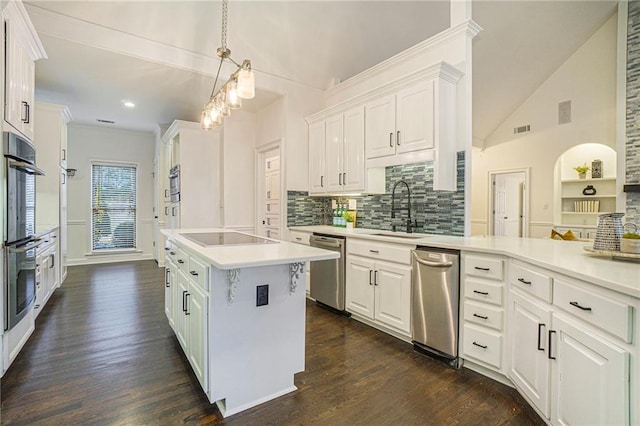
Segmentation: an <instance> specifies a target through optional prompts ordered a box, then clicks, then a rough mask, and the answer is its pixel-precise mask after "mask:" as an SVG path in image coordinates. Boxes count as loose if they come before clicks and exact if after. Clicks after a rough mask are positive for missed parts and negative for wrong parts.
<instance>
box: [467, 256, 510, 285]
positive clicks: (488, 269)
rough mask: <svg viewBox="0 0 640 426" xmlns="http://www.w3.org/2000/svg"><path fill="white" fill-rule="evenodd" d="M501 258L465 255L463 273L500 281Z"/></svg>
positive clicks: (501, 276)
mask: <svg viewBox="0 0 640 426" xmlns="http://www.w3.org/2000/svg"><path fill="white" fill-rule="evenodd" d="M503 263H504V262H503V260H502V259H497V258H495V257H489V256H477V255H465V256H464V273H465V274H467V275H472V276H474V277H482V278H488V279H490V280H497V281H502V279H503V277H504V265H503Z"/></svg>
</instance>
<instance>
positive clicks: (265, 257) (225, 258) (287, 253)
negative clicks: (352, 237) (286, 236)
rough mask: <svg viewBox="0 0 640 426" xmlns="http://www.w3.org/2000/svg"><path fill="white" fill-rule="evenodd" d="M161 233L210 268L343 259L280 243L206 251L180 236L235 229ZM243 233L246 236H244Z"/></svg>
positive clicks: (323, 251)
mask: <svg viewBox="0 0 640 426" xmlns="http://www.w3.org/2000/svg"><path fill="white" fill-rule="evenodd" d="M161 232H162V233H163V234H164V235H165V236H167V237H168V238H169V239H172V240H174V241H175V242H177V243H179V244H180V245H182V246H184V247H186V248H187V249H189V250H190V251H193V252H195V253H197V254H198V255H200V257H202V258H203V259H207V260H208V261H209V262H210V263H211V265H213V266H215V267H216V268H218V269H241V268H254V267H256V266H270V265H281V264H285V263H296V262H308V261H315V260H328V259H337V258H339V257H340V253H338V252H335V251H329V250H323V249H319V248H315V247H309V246H305V245H301V244H295V243H289V242H286V241H280V242H278V243H276V244H247V245H226V246H225V245H221V246H206V247H203V246H201V245H200V244H197V243H195V242H193V241H191V240H189V239H187V238H185V237H183V236H182V235H180V234H181V233H194V232H238V231H234V230H232V229H224V228H208V229H162V230H161ZM240 233H241V234H246V233H244V232H240ZM247 235H251V234H247ZM260 238H265V237H260ZM265 239H269V238H265ZM274 241H277V240H274Z"/></svg>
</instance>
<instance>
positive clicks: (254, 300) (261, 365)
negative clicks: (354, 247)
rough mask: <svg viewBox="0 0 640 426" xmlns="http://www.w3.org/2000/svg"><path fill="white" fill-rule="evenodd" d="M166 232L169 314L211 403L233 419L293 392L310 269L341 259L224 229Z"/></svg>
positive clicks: (301, 357)
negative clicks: (307, 265)
mask: <svg viewBox="0 0 640 426" xmlns="http://www.w3.org/2000/svg"><path fill="white" fill-rule="evenodd" d="M162 233H163V234H164V235H165V236H166V237H167V245H166V247H165V250H166V251H167V264H166V278H165V313H166V315H167V318H168V320H169V324H170V325H171V327H172V329H173V330H174V332H175V333H176V336H177V339H178V341H179V343H180V345H181V346H182V349H183V350H184V353H185V355H186V357H187V358H188V360H189V363H190V364H191V366H192V368H193V371H194V373H195V375H196V377H197V378H198V381H199V382H200V385H201V386H202V389H203V390H204V392H205V393H206V395H207V397H208V399H209V401H210V402H211V403H216V404H217V406H218V407H219V409H220V411H221V413H222V415H223V416H230V415H232V414H235V413H238V412H240V411H243V410H246V409H248V408H251V407H253V406H255V405H258V404H260V403H263V402H266V401H269V400H271V399H274V398H277V397H279V396H281V395H284V394H286V393H288V392H291V391H294V390H295V389H296V387H295V385H294V374H296V373H299V372H302V371H304V361H305V289H304V284H303V283H304V278H301V277H304V267H305V262H308V261H317V260H327V259H335V258H337V257H339V254H338V253H336V252H330V251H326V250H321V249H317V248H312V247H305V246H300V245H297V244H293V243H287V242H281V241H276V240H271V239H267V238H262V237H257V236H253V235H249V234H245V233H241V232H235V231H232V230H227V229H171V230H168V229H165V230H162ZM298 282H300V283H301V284H302V285H301V286H300V287H298Z"/></svg>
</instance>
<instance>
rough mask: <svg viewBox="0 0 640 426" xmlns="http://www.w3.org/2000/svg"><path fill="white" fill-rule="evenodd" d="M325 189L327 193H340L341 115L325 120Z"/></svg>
mask: <svg viewBox="0 0 640 426" xmlns="http://www.w3.org/2000/svg"><path fill="white" fill-rule="evenodd" d="M325 132H326V133H325V155H326V156H325V161H326V170H327V174H326V188H327V191H329V192H338V191H342V190H343V189H344V187H343V186H342V185H343V183H342V172H343V170H344V169H343V163H342V159H343V147H344V137H343V133H342V114H338V115H336V116H333V117H329V118H328V119H326V120H325Z"/></svg>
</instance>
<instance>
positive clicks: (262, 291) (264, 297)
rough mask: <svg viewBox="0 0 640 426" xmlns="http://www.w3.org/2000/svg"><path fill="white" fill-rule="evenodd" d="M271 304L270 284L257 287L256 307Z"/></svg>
mask: <svg viewBox="0 0 640 426" xmlns="http://www.w3.org/2000/svg"><path fill="white" fill-rule="evenodd" d="M268 304H269V284H264V285H259V286H257V287H256V306H265V305H268Z"/></svg>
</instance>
